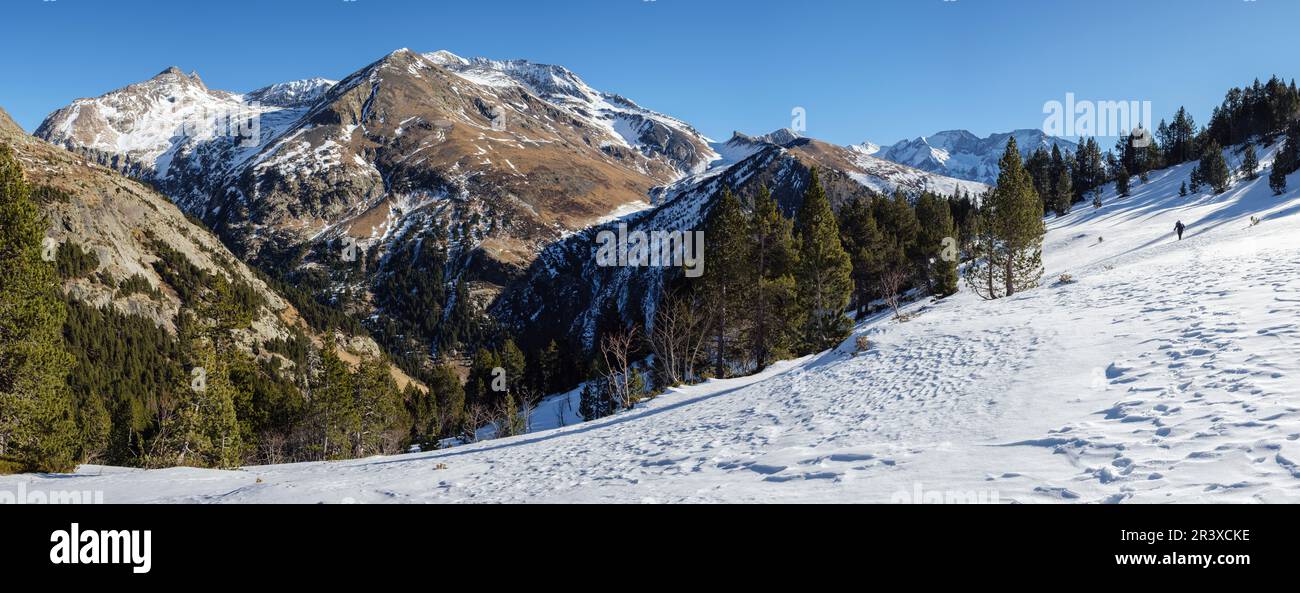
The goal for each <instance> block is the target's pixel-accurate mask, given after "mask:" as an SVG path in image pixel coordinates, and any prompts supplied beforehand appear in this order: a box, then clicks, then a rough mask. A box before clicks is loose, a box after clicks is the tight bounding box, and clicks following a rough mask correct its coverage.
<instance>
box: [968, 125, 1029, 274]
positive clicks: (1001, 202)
mask: <svg viewBox="0 0 1300 593" xmlns="http://www.w3.org/2000/svg"><path fill="white" fill-rule="evenodd" d="M1000 166H1001V172H1000V173H999V175H998V183H997V186H996V187H995V188H994V189H993V190H992V191H991V192H990V193H989V195H988V196H987V197H986V200H985V204H984V206H983V208H981V210H982V211H981V215H980V231H979V232H980V240H979V241H978V242H977V245H978V247H977V253H976V254H977V256H978V257H979V259H978V260H976V261H973V262H972V263H971V264H970V265H968V266H967V283H968V284H969V285H970V286H971V288H972V289H973V290H975V292H977V293H978V294H980V296H981V297H983V298H986V299H994V298H999V297H1006V296H1011V295H1013V294H1015V293H1016V292H1019V291H1022V290H1025V289H1027V288H1032V287H1034V286H1036V285H1037V284H1038V281H1039V279H1040V278H1041V277H1042V273H1043V269H1042V241H1043V234H1044V233H1045V229H1044V226H1043V211H1042V207H1041V202H1040V201H1039V199H1038V196H1037V195H1035V194H1034V187H1033V181H1032V179H1031V178H1030V177H1029V174H1028V173H1027V172H1026V171H1025V170H1024V167H1023V166H1021V163H1020V153H1019V151H1018V150H1016V143H1015V139H1012V140H1011V142H1009V143H1008V145H1007V150H1006V152H1005V153H1004V154H1003V155H1002V160H1001V162H1000Z"/></svg>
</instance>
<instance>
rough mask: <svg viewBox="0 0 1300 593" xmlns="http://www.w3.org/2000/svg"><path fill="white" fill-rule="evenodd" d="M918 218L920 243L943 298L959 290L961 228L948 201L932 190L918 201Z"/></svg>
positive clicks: (933, 286) (934, 288) (934, 290)
mask: <svg viewBox="0 0 1300 593" xmlns="http://www.w3.org/2000/svg"><path fill="white" fill-rule="evenodd" d="M916 218H917V220H918V221H919V222H920V229H921V230H920V233H919V234H918V236H917V241H916V243H917V247H918V249H919V250H920V251H921V254H922V261H923V263H924V266H925V267H924V270H925V275H926V278H927V285H928V286H929V288H930V292H931V294H934V295H935V296H938V297H941V298H942V297H946V296H949V295H952V294H955V293H956V292H957V257H956V254H955V246H956V244H957V229H956V227H955V226H954V224H953V220H952V210H951V209H950V208H949V207H948V201H947V200H946V199H944V198H941V197H939V196H937V195H935V194H932V193H930V192H924V193H922V194H921V197H920V198H918V199H917V202H916ZM946 255H951V256H953V257H945V256H946Z"/></svg>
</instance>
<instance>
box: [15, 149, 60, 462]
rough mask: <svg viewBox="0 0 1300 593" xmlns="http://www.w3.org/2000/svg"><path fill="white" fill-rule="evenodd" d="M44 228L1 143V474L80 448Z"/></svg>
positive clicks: (55, 280)
mask: <svg viewBox="0 0 1300 593" xmlns="http://www.w3.org/2000/svg"><path fill="white" fill-rule="evenodd" d="M45 229H46V221H45V220H44V217H42V216H41V214H40V210H39V208H38V207H37V205H36V203H35V202H33V201H32V200H31V198H30V192H29V190H28V186H27V183H26V182H25V181H24V179H23V172H22V168H21V167H20V166H19V164H18V162H17V160H16V159H15V158H14V155H13V151H12V150H11V149H10V148H9V147H8V146H6V145H0V262H3V265H0V473H5V472H9V471H68V470H71V469H72V465H73V461H74V459H75V456H76V454H77V450H78V445H77V437H78V430H77V425H76V420H75V416H74V414H75V411H74V408H73V402H72V395H71V391H70V390H69V389H68V384H67V376H68V372H69V370H70V369H71V368H72V365H73V359H72V357H71V356H70V355H69V354H67V353H66V352H65V351H64V350H63V339H62V334H61V332H62V328H63V323H64V320H65V319H66V317H67V310H66V308H65V306H64V304H63V300H62V299H61V298H60V295H59V288H60V286H59V282H58V278H57V277H56V275H55V270H54V266H53V265H51V264H50V263H49V262H46V261H44V260H43V259H42V258H41V252H42V247H43V246H42V241H43V239H44V237H45Z"/></svg>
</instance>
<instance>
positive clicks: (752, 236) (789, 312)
mask: <svg viewBox="0 0 1300 593" xmlns="http://www.w3.org/2000/svg"><path fill="white" fill-rule="evenodd" d="M749 243H750V248H751V251H750V254H749V255H748V257H747V259H748V261H749V264H750V270H751V274H752V275H751V278H750V282H752V283H753V284H754V285H755V287H756V289H755V291H754V296H753V299H752V303H751V305H750V307H749V308H748V313H749V323H748V325H749V343H750V356H751V357H752V358H753V360H754V364H755V365H757V368H758V369H763V368H765V367H767V365H769V364H771V363H772V361H773V359H774V358H776V357H780V356H784V355H785V354H787V353H788V352H789V351H790V347H791V346H792V342H793V339H794V337H795V335H796V332H797V329H798V327H799V325H800V323H799V321H800V320H799V308H798V306H797V300H796V295H797V294H798V289H797V287H796V285H795V281H794V276H793V270H794V266H795V262H796V257H797V254H796V253H795V246H794V226H793V224H792V223H791V221H790V220H789V219H787V218H786V217H785V216H784V215H782V214H781V211H780V210H779V209H778V208H777V204H776V200H774V199H772V194H771V192H769V191H768V190H767V188H766V187H764V188H761V189H760V190H759V194H758V198H757V199H756V200H755V201H754V211H753V213H752V214H751V216H750V219H749Z"/></svg>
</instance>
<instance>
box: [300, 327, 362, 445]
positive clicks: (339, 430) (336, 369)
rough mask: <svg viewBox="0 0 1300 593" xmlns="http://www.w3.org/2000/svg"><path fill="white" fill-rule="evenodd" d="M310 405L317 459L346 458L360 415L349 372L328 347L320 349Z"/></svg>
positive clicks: (345, 364) (345, 365)
mask: <svg viewBox="0 0 1300 593" xmlns="http://www.w3.org/2000/svg"><path fill="white" fill-rule="evenodd" d="M311 409H312V416H313V421H314V431H313V432H314V438H313V440H314V444H313V446H312V448H313V449H314V450H315V451H316V452H317V455H316V457H317V459H346V458H347V457H348V456H349V455H350V454H351V453H352V447H351V438H352V435H354V434H356V433H357V431H358V430H359V429H358V427H357V426H358V424H360V416H359V413H358V410H357V409H356V398H355V391H354V389H353V387H352V374H351V373H350V372H349V371H348V366H347V363H345V362H343V360H342V359H341V358H339V355H338V354H337V353H336V352H335V351H334V349H333V348H332V347H330V346H329V345H326V347H325V348H324V351H323V352H322V353H321V359H320V369H319V371H317V372H316V377H315V379H314V380H313V382H312V389H311Z"/></svg>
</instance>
